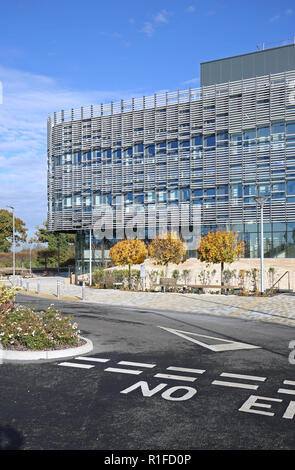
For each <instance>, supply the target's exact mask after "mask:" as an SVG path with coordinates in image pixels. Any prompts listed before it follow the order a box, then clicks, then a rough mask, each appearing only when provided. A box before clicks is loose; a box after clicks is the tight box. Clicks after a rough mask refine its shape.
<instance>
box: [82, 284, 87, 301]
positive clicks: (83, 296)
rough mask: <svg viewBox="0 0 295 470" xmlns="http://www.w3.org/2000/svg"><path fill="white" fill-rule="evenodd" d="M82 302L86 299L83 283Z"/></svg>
mask: <svg viewBox="0 0 295 470" xmlns="http://www.w3.org/2000/svg"><path fill="white" fill-rule="evenodd" d="M82 300H86V298H85V281H83V282H82Z"/></svg>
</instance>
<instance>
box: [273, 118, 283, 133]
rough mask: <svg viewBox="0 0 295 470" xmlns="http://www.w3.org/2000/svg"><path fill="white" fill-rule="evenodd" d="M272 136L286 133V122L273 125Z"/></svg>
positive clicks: (277, 122)
mask: <svg viewBox="0 0 295 470" xmlns="http://www.w3.org/2000/svg"><path fill="white" fill-rule="evenodd" d="M271 132H272V134H284V132H285V123H284V121H276V122H273V123H272V126H271Z"/></svg>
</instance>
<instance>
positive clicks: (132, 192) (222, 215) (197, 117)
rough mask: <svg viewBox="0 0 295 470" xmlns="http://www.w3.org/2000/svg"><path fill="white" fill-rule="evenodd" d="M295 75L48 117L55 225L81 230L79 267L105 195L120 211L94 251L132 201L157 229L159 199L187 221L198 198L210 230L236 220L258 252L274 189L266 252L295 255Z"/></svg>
mask: <svg viewBox="0 0 295 470" xmlns="http://www.w3.org/2000/svg"><path fill="white" fill-rule="evenodd" d="M293 82H294V84H295V71H288V72H284V73H280V74H273V75H267V76H262V77H255V78H251V79H248V80H245V81H243V80H240V81H236V82H233V83H231V82H229V83H224V84H218V85H216V86H213V87H212V86H208V87H202V88H201V89H200V90H198V89H190V90H185V91H183V92H177V93H166V94H164V95H154V96H153V97H144V98H138V99H135V100H130V101H126V102H125V101H122V102H120V103H117V104H116V103H115V104H114V103H112V104H111V105H101V106H100V107H99V106H97V107H94V106H92V107H90V108H89V109H88V108H87V109H86V108H82V109H80V110H71V112H69V113H68V114H66V113H65V112H61V113H60V114H54V115H53V116H52V117H50V118H49V120H48V142H49V145H48V224H49V228H50V230H56V231H72V232H77V233H78V246H77V266H78V269H80V268H81V269H82V270H84V269H85V266H87V259H88V262H89V244H88V245H87V236H88V235H87V234H88V232H89V229H93V228H94V227H95V223H96V221H97V220H98V218H99V217H102V215H101V210H102V207H103V206H108V207H109V208H111V209H112V210H114V209H116V208H118V207H120V208H122V211H123V219H124V222H123V223H122V221H121V222H120V220H119V219H117V217H118V216H117V215H113V214H111V215H110V213H109V212H108V213H105V214H104V217H106V230H107V229H108V228H110V227H111V231H110V230H109V231H108V236H106V237H105V242H104V243H102V240H95V239H94V246H97V247H96V248H94V252H93V256H92V258H93V262H98V263H100V262H101V263H103V262H104V260H106V259H107V253H108V249H109V247H110V246H111V245H112V243H114V240H117V239H119V238H120V237H118V234H117V233H116V229H117V228H119V229H120V235H122V229H123V236H124V229H125V228H126V227H127V226H128V224H129V223H130V218H131V216H132V214H133V207H134V205H136V206H137V207H139V208H140V209H138V211H139V212H140V214H141V215H140V217H141V220H142V221H144V222H142V225H143V227H142V229H143V233H145V230H146V229H147V228H148V220H149V219H148V217H147V216H146V214H148V213H150V212H151V211H154V213H155V221H156V222H155V233H157V232H158V231H159V228H160V222H159V221H160V218H161V213H162V212H163V210H164V209H167V210H169V211H171V214H172V215H171V217H170V219H169V220H170V222H169V223H170V226H171V227H172V226H173V225H175V224H176V223H177V217H179V219H178V220H180V218H181V220H182V222H183V221H184V223H185V224H186V225H187V227H189V226H190V225H191V224H192V223H193V222H192V220H193V219H192V214H193V213H194V211H195V210H196V209H198V210H199V214H200V224H201V231H202V233H203V234H204V233H207V232H208V231H209V230H216V229H218V228H226V229H232V230H234V231H236V232H238V233H239V236H240V239H242V240H244V241H245V243H246V253H245V255H246V257H258V256H259V252H260V246H259V245H260V237H259V233H260V225H259V224H260V208H259V207H257V204H256V202H255V196H267V197H268V200H267V202H266V204H265V206H264V221H265V225H264V237H265V247H264V249H265V256H266V257H270V258H271V257H291V258H293V257H295V249H294V241H295V240H294V237H295V105H294V104H292V102H291V101H292V100H291V98H292V96H293V95H292V86H291V85H290V84H292V83H293ZM294 88H295V85H294ZM293 94H294V92H293ZM183 208H185V211H184V210H183ZM175 221H176V222H175ZM169 223H168V225H169ZM108 224H109V225H108ZM102 238H103V237H102ZM87 246H88V248H87ZM106 247H108V248H106ZM87 250H88V252H87ZM190 254H191V255H193V256H195V255H196V250H194V249H190ZM79 266H80V268H79ZM83 266H84V267H83Z"/></svg>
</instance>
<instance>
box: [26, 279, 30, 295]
mask: <svg viewBox="0 0 295 470" xmlns="http://www.w3.org/2000/svg"><path fill="white" fill-rule="evenodd" d="M26 291H27V292H29V281H27V282H26Z"/></svg>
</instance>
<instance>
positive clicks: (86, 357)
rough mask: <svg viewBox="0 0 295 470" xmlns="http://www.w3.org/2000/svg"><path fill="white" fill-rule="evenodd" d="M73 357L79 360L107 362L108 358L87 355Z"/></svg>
mask: <svg viewBox="0 0 295 470" xmlns="http://www.w3.org/2000/svg"><path fill="white" fill-rule="evenodd" d="M75 359H78V360H79V361H93V362H108V361H110V359H100V358H98V357H89V356H85V357H84V356H79V357H75Z"/></svg>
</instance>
